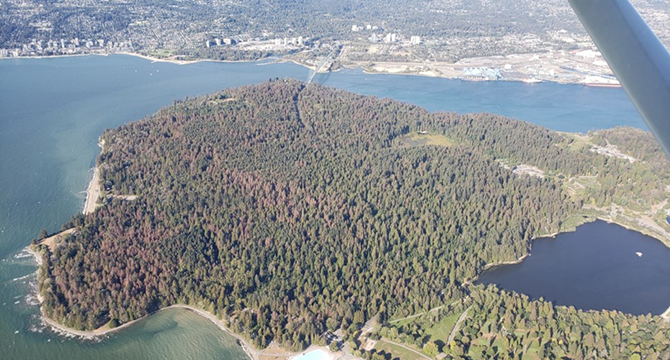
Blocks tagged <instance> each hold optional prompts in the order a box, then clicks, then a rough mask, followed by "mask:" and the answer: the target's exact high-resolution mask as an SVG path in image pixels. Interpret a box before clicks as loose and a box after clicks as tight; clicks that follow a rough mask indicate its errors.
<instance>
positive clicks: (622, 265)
mask: <svg viewBox="0 0 670 360" xmlns="http://www.w3.org/2000/svg"><path fill="white" fill-rule="evenodd" d="M668 279H670V248H668V247H666V246H665V245H664V244H663V243H661V242H660V241H658V240H656V239H654V238H651V237H649V236H646V235H642V234H640V233H638V232H635V231H631V230H627V229H625V228H623V227H621V226H619V225H615V224H609V223H606V222H603V221H596V222H595V223H591V224H586V225H582V226H580V227H578V228H577V231H575V232H573V233H565V234H559V235H558V236H556V237H555V238H544V239H538V240H535V241H534V242H533V248H532V251H531V256H529V257H527V258H526V259H524V260H523V261H522V262H521V263H519V264H515V265H503V266H498V267H495V268H493V269H491V270H488V271H486V272H484V273H483V274H482V275H481V276H480V277H479V279H478V280H477V283H483V284H496V285H498V286H499V287H501V288H503V289H506V290H510V291H516V292H519V293H522V294H526V295H529V296H530V297H531V298H533V299H538V298H540V297H543V298H544V299H545V300H548V301H552V302H553V303H554V304H556V305H564V306H574V307H575V308H578V309H582V310H603V309H607V310H619V311H622V312H624V313H628V314H635V315H643V314H648V313H651V314H652V315H661V314H662V313H663V312H665V311H666V309H667V308H668V306H670V281H669V280H668Z"/></svg>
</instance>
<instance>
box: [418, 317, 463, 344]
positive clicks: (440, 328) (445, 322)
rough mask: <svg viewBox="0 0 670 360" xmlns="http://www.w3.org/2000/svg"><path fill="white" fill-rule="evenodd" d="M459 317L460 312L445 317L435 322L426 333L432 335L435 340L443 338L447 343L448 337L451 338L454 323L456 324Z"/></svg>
mask: <svg viewBox="0 0 670 360" xmlns="http://www.w3.org/2000/svg"><path fill="white" fill-rule="evenodd" d="M459 317H460V314H454V315H451V316H447V317H445V318H443V319H442V320H440V321H439V322H437V323H435V324H434V325H433V327H431V328H430V329H428V330H426V334H428V335H430V338H431V340H433V341H435V340H442V341H443V342H445V343H446V342H447V339H448V338H449V334H451V330H452V329H453V328H454V325H455V324H456V321H458V318H459Z"/></svg>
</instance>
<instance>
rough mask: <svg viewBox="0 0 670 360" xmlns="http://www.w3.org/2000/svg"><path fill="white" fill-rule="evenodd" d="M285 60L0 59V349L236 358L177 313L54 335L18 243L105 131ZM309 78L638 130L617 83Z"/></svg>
mask: <svg viewBox="0 0 670 360" xmlns="http://www.w3.org/2000/svg"><path fill="white" fill-rule="evenodd" d="M308 76H309V71H308V70H307V69H306V68H303V67H300V66H297V65H294V64H269V63H266V62H262V63H214V62H201V63H197V64H192V65H175V64H170V63H153V62H150V61H147V60H144V59H140V58H136V57H132V56H123V55H114V56H84V57H69V58H54V59H20V60H17V59H11V60H1V61H0V169H1V170H0V354H2V355H0V358H2V359H42V358H48V359H91V358H96V359H118V358H123V359H150V358H155V359H231V360H236V359H240V360H241V359H245V358H246V356H245V355H244V353H243V352H242V350H241V349H240V348H239V347H238V346H236V345H235V342H234V340H233V339H232V338H231V337H230V336H227V335H226V334H225V333H223V332H222V331H220V330H219V329H218V328H216V326H214V325H213V324H211V323H209V322H208V321H207V320H205V319H203V318H200V317H198V316H197V315H196V314H193V313H191V312H187V311H186V310H179V309H174V310H169V311H165V312H161V313H159V314H157V315H155V316H152V317H150V318H148V319H145V320H143V321H142V322H140V323H139V324H138V325H136V326H131V327H129V328H127V329H124V330H122V331H120V332H118V333H116V334H112V335H110V336H109V338H107V339H104V340H102V341H100V342H96V341H86V340H79V339H70V338H66V337H63V336H61V335H58V334H54V333H53V332H51V331H50V330H49V329H46V328H44V326H43V325H41V324H40V321H39V315H38V314H39V309H38V307H37V306H36V302H35V299H34V298H33V297H32V296H31V294H32V292H33V288H34V281H35V277H34V275H33V274H34V271H35V263H34V261H33V260H32V258H30V257H29V256H27V255H26V254H25V252H23V251H22V249H24V248H25V247H26V246H27V245H28V244H29V243H30V240H31V239H32V238H34V237H35V236H36V235H37V233H38V232H39V230H40V229H42V228H46V229H47V230H48V231H49V232H54V231H56V230H58V229H59V227H60V225H61V224H62V223H63V222H65V221H67V220H68V219H69V218H70V217H71V216H72V215H74V214H76V213H77V212H79V211H81V210H82V207H83V202H84V199H85V195H84V193H83V191H84V190H85V189H86V185H87V183H88V182H89V181H90V179H91V177H92V172H91V170H90V169H91V167H92V166H93V165H94V163H95V157H96V155H97V154H98V152H99V148H98V147H97V139H98V136H99V135H100V134H101V133H102V131H103V130H104V129H106V128H110V127H116V126H119V125H121V124H123V123H126V122H130V121H134V120H138V119H141V118H143V117H145V116H148V115H150V114H152V113H154V112H155V111H157V110H158V109H159V108H160V107H162V106H165V105H169V104H170V103H172V101H174V100H175V99H182V98H184V97H186V96H196V95H199V94H206V93H210V92H213V91H216V90H219V89H222V88H226V87H233V86H241V85H245V84H253V83H258V82H262V81H265V80H268V79H270V78H274V77H293V78H297V79H301V80H306V79H307V78H308ZM315 81H316V82H320V83H324V84H326V85H331V86H335V87H339V88H342V89H345V90H349V91H353V92H357V93H361V94H366V95H375V96H380V97H390V98H395V99H398V100H402V101H407V102H411V103H414V104H417V105H420V106H423V107H426V108H427V109H429V110H431V111H438V110H445V111H456V112H460V113H467V112H481V111H485V112H492V113H498V114H502V115H506V116H510V117H514V118H517V119H522V120H525V121H529V122H533V123H537V124H540V125H544V126H547V127H549V128H552V129H556V130H562V131H579V132H586V131H588V130H590V129H601V128H609V127H613V126H618V125H628V126H634V127H640V128H645V126H644V123H643V122H642V120H641V119H640V117H639V116H638V115H637V113H636V112H635V110H634V108H633V106H632V105H631V104H630V102H629V101H628V99H627V98H626V96H625V94H624V93H623V91H622V90H621V89H607V88H586V87H583V86H575V85H557V84H551V83H543V84H533V85H527V84H521V83H499V82H492V83H471V82H463V81H456V80H446V79H437V78H427V77H417V76H400V75H369V74H364V73H363V72H362V71H360V70H344V71H340V72H337V73H332V74H323V75H321V74H320V75H318V76H317V77H316V79H315Z"/></svg>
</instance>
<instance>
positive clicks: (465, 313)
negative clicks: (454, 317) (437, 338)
mask: <svg viewBox="0 0 670 360" xmlns="http://www.w3.org/2000/svg"><path fill="white" fill-rule="evenodd" d="M471 308H472V305H470V307H468V308H467V309H465V311H463V314H461V317H459V318H458V321H456V324H455V325H454V328H453V329H451V334H449V340H447V346H448V345H449V344H451V342H452V341H454V337H455V336H456V333H458V330H460V329H461V324H462V323H463V321H465V319H466V318H467V317H468V311H470V309H471Z"/></svg>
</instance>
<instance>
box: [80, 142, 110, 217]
mask: <svg viewBox="0 0 670 360" xmlns="http://www.w3.org/2000/svg"><path fill="white" fill-rule="evenodd" d="M98 146H99V147H100V154H102V152H103V150H104V148H103V147H104V146H105V140H102V139H98ZM96 162H97V160H96ZM101 193H102V186H100V169H99V167H98V165H97V164H96V166H95V167H94V168H93V178H92V179H91V181H90V182H89V183H88V187H87V188H86V201H85V202H84V209H83V210H82V213H83V214H84V215H88V214H91V213H93V212H95V210H96V208H97V207H98V199H99V198H100V194H101Z"/></svg>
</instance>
